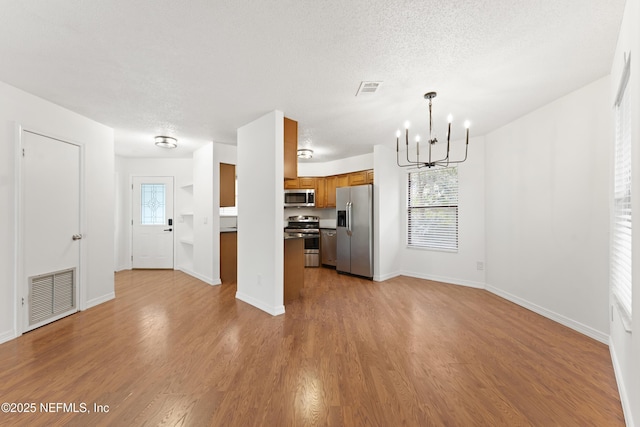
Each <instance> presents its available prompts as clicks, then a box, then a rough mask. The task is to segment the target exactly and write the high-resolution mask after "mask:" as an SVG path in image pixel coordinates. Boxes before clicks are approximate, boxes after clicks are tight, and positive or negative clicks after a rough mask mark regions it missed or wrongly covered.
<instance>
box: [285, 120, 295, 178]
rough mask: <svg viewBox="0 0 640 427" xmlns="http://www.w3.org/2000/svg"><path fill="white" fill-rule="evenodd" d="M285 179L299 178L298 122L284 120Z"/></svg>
mask: <svg viewBox="0 0 640 427" xmlns="http://www.w3.org/2000/svg"><path fill="white" fill-rule="evenodd" d="M283 172H284V179H297V178H298V122H296V121H295V120H291V119H288V118H286V117H285V118H284V171H283Z"/></svg>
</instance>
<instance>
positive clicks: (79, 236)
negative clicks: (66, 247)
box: [71, 234, 82, 240]
mask: <svg viewBox="0 0 640 427" xmlns="http://www.w3.org/2000/svg"><path fill="white" fill-rule="evenodd" d="M71 238H72V239H73V240H80V239H82V234H74V235H73V236H71Z"/></svg>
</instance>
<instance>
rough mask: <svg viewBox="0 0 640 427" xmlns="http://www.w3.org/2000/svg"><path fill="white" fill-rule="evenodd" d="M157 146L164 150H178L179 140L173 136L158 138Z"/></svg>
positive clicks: (156, 138)
mask: <svg viewBox="0 0 640 427" xmlns="http://www.w3.org/2000/svg"><path fill="white" fill-rule="evenodd" d="M155 140H156V145H157V146H158V147H162V148H176V147H177V146H178V140H177V139H175V138H173V137H171V136H156V137H155Z"/></svg>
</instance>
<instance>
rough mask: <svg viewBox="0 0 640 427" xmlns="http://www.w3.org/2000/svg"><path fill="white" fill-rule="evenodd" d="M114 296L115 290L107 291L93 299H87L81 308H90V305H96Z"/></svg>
mask: <svg viewBox="0 0 640 427" xmlns="http://www.w3.org/2000/svg"><path fill="white" fill-rule="evenodd" d="M115 298H116V293H115V292H109V293H108V294H106V295H103V296H101V297H98V298H94V299H91V300H89V301H87V302H86V303H85V308H84V309H83V310H88V309H90V308H92V307H95V306H96V305H100V304H102V303H103V302H107V301H111V300H112V299H115Z"/></svg>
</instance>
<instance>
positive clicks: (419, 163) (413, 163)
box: [396, 92, 469, 168]
mask: <svg viewBox="0 0 640 427" xmlns="http://www.w3.org/2000/svg"><path fill="white" fill-rule="evenodd" d="M436 95H437V94H436V93H435V92H428V93H425V95H424V98H425V99H428V100H429V140H428V141H427V142H428V146H429V150H428V151H429V153H428V156H427V159H424V158H423V159H422V160H421V159H420V135H416V158H415V160H412V159H410V158H409V122H408V121H407V122H405V124H404V127H405V146H406V149H407V159H406V163H404V159H403V163H400V135H401V133H400V130H399V129H398V131H396V162H397V163H398V166H400V167H402V168H406V167H413V168H423V167H427V168H431V167H434V166H441V167H445V168H446V167H448V166H449V165H451V164H457V163H462V162H464V161H465V160H467V152H468V151H469V121H468V120H467V121H465V122H464V127H465V128H466V130H467V141H466V143H465V149H464V158H463V159H458V160H452V159H450V158H449V152H450V143H449V141H450V139H451V122H452V121H453V116H452V115H451V114H449V117H447V121H448V122H449V126H448V129H447V154H446V156H445V157H443V158H442V159H438V160H434V159H432V157H431V146H433V145H435V144H436V143H437V142H438V139H437V138H436V137H435V136H434V134H433V120H432V117H431V100H432V99H433V98H435V97H436Z"/></svg>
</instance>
